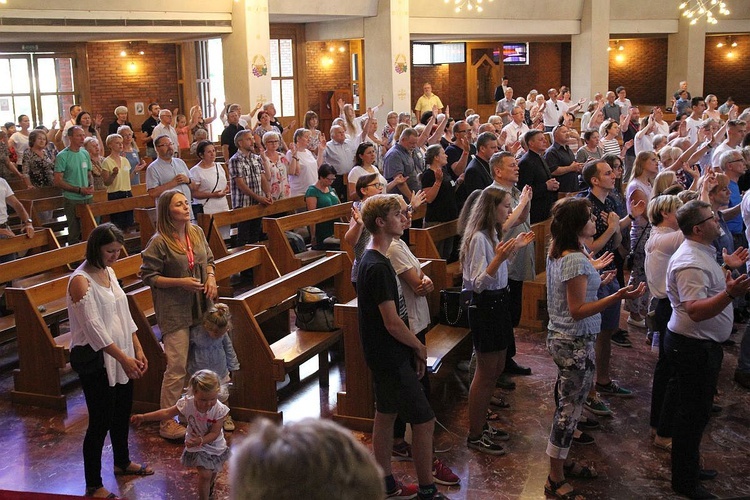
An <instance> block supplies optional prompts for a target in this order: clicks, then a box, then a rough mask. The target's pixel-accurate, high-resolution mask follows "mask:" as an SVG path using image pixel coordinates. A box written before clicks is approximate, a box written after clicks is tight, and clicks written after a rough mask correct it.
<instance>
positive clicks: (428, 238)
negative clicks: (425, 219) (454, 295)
mask: <svg viewBox="0 0 750 500" xmlns="http://www.w3.org/2000/svg"><path fill="white" fill-rule="evenodd" d="M458 234H459V229H458V219H455V220H452V221H450V222H442V223H440V224H436V225H434V226H432V227H428V228H425V229H422V228H417V227H411V228H409V245H410V246H411V248H412V251H413V252H414V255H415V256H417V257H419V258H420V259H440V258H442V257H441V256H440V253H439V252H438V249H437V246H436V245H435V243H437V242H440V241H443V240H445V239H448V238H453V237H455V236H457V235H458ZM447 273H448V274H447V281H448V286H460V285H461V280H462V272H461V263H460V262H458V261H456V262H451V263H450V264H448V266H447Z"/></svg>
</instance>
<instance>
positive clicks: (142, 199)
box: [76, 184, 154, 248]
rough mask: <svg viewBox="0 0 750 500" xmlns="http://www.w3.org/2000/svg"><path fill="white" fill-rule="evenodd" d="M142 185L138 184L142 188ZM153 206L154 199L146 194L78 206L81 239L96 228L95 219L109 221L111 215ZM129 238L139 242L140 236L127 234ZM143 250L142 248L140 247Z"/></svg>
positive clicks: (86, 237) (85, 237) (85, 238)
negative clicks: (99, 218)
mask: <svg viewBox="0 0 750 500" xmlns="http://www.w3.org/2000/svg"><path fill="white" fill-rule="evenodd" d="M142 185H143V184H139V186H142ZM153 206H154V199H153V198H152V197H150V196H149V195H148V194H144V195H140V196H133V197H132V198H123V199H121V200H111V201H109V200H108V201H101V202H98V203H91V204H90V205H78V206H77V207H76V212H77V213H78V218H79V219H80V220H81V238H82V239H84V240H87V239H88V237H89V235H90V234H91V231H93V230H94V228H95V227H96V226H98V224H97V222H96V218H97V217H101V218H106V219H107V220H108V219H109V216H110V215H112V214H116V213H120V212H129V211H132V210H134V209H136V208H152V207H153ZM126 236H128V239H130V237H134V238H137V239H138V241H139V242H140V234H129V235H126ZM140 248H143V247H140Z"/></svg>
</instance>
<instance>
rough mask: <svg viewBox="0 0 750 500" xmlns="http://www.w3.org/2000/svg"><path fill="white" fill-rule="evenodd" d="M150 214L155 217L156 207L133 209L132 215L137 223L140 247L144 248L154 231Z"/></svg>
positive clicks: (154, 227)
mask: <svg viewBox="0 0 750 500" xmlns="http://www.w3.org/2000/svg"><path fill="white" fill-rule="evenodd" d="M151 214H153V216H154V218H155V217H156V207H155V206H153V205H152V206H151V207H149V208H136V209H135V210H133V217H134V218H135V221H136V222H137V223H138V229H139V231H140V233H141V248H146V246H148V242H149V240H150V239H151V237H152V236H153V235H154V233H156V226H155V225H154V222H152V220H151Z"/></svg>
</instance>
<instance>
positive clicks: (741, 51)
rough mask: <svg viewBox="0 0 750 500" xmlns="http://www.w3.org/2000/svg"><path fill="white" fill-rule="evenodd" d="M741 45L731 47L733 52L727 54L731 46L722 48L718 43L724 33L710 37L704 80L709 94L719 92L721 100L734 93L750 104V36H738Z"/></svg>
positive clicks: (707, 38)
mask: <svg viewBox="0 0 750 500" xmlns="http://www.w3.org/2000/svg"><path fill="white" fill-rule="evenodd" d="M733 40H734V41H736V42H737V47H734V48H731V51H732V56H733V57H731V58H730V57H727V54H728V53H729V51H730V48H729V47H726V46H724V47H721V48H718V47H717V46H716V44H717V43H718V42H719V41H724V37H706V58H705V73H704V76H703V78H704V80H703V88H704V89H705V90H704V96H705V94H715V95H716V97H718V98H719V104H723V103H724V101H725V100H726V98H727V97H728V96H730V95H731V96H732V97H734V99H735V101H736V102H737V103H738V104H739V105H740V106H742V107H744V106H746V105H748V104H750V96H748V95H747V92H746V88H747V82H749V81H750V64H748V57H750V36H735V37H733Z"/></svg>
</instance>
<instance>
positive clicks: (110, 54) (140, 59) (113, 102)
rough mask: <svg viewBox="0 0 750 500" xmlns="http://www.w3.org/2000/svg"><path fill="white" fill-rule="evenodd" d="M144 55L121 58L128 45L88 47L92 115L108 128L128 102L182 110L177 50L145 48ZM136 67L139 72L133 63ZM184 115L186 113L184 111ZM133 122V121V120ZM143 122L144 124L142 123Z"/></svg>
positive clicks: (165, 45) (162, 46)
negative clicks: (119, 107)
mask: <svg viewBox="0 0 750 500" xmlns="http://www.w3.org/2000/svg"><path fill="white" fill-rule="evenodd" d="M140 49H142V50H144V51H145V54H144V55H142V56H141V55H134V56H133V57H129V56H128V57H121V56H120V51H122V50H129V47H128V44H127V43H122V42H108V43H89V44H87V45H86V52H87V56H88V65H89V84H90V86H91V95H90V96H89V99H88V101H89V102H90V103H91V109H87V110H86V111H89V112H90V113H91V114H92V115H96V114H97V113H100V114H101V115H102V116H103V117H104V121H103V123H104V125H108V124H109V123H110V122H112V121H113V120H114V109H115V108H116V107H117V106H120V105H125V104H126V103H127V101H129V100H130V101H138V102H143V103H144V105H148V103H149V102H158V103H159V104H160V105H161V107H162V108H169V109H174V108H175V107H177V106H178V100H179V95H178V90H177V80H178V79H179V78H180V76H179V75H178V74H177V57H176V46H175V45H173V44H168V43H156V44H143V45H140V46H139V50H140ZM131 61H132V62H134V63H135V69H134V70H133V69H131V68H130V63H131ZM181 112H184V110H181ZM131 118H133V117H131ZM139 121H140V120H139Z"/></svg>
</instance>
